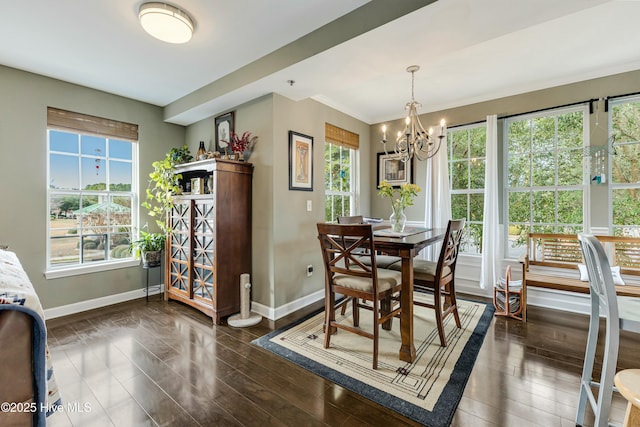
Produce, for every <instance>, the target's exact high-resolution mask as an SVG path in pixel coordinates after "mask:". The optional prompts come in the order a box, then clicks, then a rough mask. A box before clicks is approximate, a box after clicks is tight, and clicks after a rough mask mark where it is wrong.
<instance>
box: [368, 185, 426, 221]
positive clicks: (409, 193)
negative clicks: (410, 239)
mask: <svg viewBox="0 0 640 427" xmlns="http://www.w3.org/2000/svg"><path fill="white" fill-rule="evenodd" d="M419 192H420V187H418V186H417V185H416V184H402V185H401V186H400V188H399V189H397V188H393V187H392V186H391V184H389V183H388V182H387V181H382V182H381V183H380V185H379V186H378V195H379V196H382V197H388V198H389V199H391V209H392V213H391V216H390V217H389V222H390V223H391V229H392V230H393V231H396V232H401V231H403V230H404V226H405V224H406V223H407V216H406V215H405V213H404V210H405V208H407V207H408V206H412V205H413V199H414V197H416V196H417V195H418V193H419Z"/></svg>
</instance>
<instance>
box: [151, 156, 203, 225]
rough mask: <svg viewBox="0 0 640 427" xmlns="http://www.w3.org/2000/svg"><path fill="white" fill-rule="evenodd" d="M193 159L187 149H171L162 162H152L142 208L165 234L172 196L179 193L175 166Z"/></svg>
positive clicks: (178, 181) (179, 175)
mask: <svg viewBox="0 0 640 427" xmlns="http://www.w3.org/2000/svg"><path fill="white" fill-rule="evenodd" d="M191 159H193V157H192V156H191V154H190V153H189V148H187V146H186V145H184V146H183V147H182V148H173V149H171V151H169V152H168V153H167V155H166V157H165V158H164V159H162V160H158V161H155V162H153V164H152V165H153V172H151V173H150V174H149V178H150V180H149V186H148V187H147V193H146V196H147V199H146V200H145V201H144V202H143V203H142V206H144V207H145V208H147V210H148V211H149V215H150V216H152V217H155V219H156V224H157V225H158V227H159V228H160V229H161V230H162V231H164V232H165V233H167V232H168V231H169V230H168V229H167V222H166V219H167V214H168V213H169V212H171V209H173V195H174V194H177V193H179V192H180V180H181V179H182V174H179V173H175V166H176V165H177V164H180V163H185V162H188V161H190V160H191Z"/></svg>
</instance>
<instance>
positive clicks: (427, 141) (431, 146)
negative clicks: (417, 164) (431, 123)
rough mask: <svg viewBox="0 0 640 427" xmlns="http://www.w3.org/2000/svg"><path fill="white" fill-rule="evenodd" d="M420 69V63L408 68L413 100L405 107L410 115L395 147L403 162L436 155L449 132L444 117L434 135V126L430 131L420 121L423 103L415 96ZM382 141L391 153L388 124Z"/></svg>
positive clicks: (399, 133) (384, 128)
mask: <svg viewBox="0 0 640 427" xmlns="http://www.w3.org/2000/svg"><path fill="white" fill-rule="evenodd" d="M419 69H420V67H419V66H418V65H412V66H410V67H408V68H407V71H408V72H409V73H411V101H409V102H407V105H406V106H405V107H404V109H405V110H408V111H409V115H408V116H407V118H406V119H405V128H404V132H398V137H397V138H396V142H395V145H394V147H393V150H394V151H395V153H396V154H399V155H400V159H401V160H402V161H403V162H407V161H409V160H411V159H412V158H413V157H415V158H417V159H418V160H426V159H428V158H430V157H433V156H435V155H436V153H437V152H438V150H439V149H440V145H441V144H442V140H443V139H444V138H445V136H446V134H447V127H446V124H445V122H444V119H442V120H441V121H440V126H439V129H438V131H437V135H434V131H433V128H429V132H427V131H425V130H424V127H423V126H422V123H420V119H419V118H418V107H421V106H422V104H420V103H419V102H417V101H416V100H415V98H414V96H413V86H414V77H415V72H416V71H418V70H419ZM380 142H382V144H383V145H384V151H385V153H387V154H389V153H388V152H387V125H384V126H382V141H380Z"/></svg>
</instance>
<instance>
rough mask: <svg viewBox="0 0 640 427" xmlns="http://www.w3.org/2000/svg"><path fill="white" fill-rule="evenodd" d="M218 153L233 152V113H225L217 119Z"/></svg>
mask: <svg viewBox="0 0 640 427" xmlns="http://www.w3.org/2000/svg"><path fill="white" fill-rule="evenodd" d="M214 126H215V135H216V151H217V152H219V153H229V152H231V146H230V143H229V141H231V132H233V111H230V112H228V113H225V114H223V115H221V116H218V117H216V119H215V124H214Z"/></svg>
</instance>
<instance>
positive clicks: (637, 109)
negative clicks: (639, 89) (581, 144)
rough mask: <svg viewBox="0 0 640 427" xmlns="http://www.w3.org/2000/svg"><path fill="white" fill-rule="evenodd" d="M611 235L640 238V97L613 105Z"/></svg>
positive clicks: (612, 102)
mask: <svg viewBox="0 0 640 427" xmlns="http://www.w3.org/2000/svg"><path fill="white" fill-rule="evenodd" d="M609 114H610V120H609V122H610V124H611V125H610V138H609V139H610V141H612V143H613V146H614V149H613V153H611V154H612V155H611V156H610V159H611V169H610V170H611V186H610V191H611V196H610V197H611V206H612V208H611V210H612V215H611V216H610V218H611V225H610V227H611V231H612V233H613V234H614V235H617V236H635V237H640V208H639V206H640V97H638V96H635V97H627V98H621V99H618V100H613V101H611V103H610V105H609Z"/></svg>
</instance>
